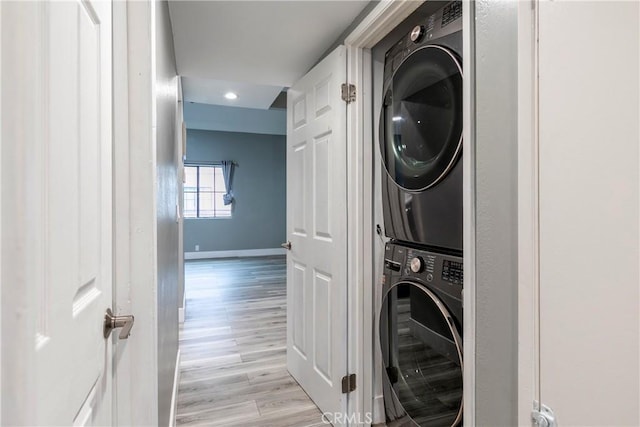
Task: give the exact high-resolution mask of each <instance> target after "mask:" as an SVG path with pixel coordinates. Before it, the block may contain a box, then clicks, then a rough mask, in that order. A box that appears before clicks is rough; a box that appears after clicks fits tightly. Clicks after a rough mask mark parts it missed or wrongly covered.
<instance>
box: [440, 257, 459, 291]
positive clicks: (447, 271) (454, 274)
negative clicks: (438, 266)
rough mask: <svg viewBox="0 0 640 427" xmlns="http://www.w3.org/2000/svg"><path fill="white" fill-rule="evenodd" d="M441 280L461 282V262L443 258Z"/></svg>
mask: <svg viewBox="0 0 640 427" xmlns="http://www.w3.org/2000/svg"><path fill="white" fill-rule="evenodd" d="M442 280H446V281H447V282H451V283H454V284H456V285H457V284H462V283H463V281H464V275H463V271H462V262H456V261H452V260H448V259H445V260H444V261H443V262H442Z"/></svg>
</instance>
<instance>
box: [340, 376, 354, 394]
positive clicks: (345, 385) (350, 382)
mask: <svg viewBox="0 0 640 427" xmlns="http://www.w3.org/2000/svg"><path fill="white" fill-rule="evenodd" d="M355 389H356V374H350V375H345V376H344V377H342V392H343V393H351V392H352V391H354V390H355Z"/></svg>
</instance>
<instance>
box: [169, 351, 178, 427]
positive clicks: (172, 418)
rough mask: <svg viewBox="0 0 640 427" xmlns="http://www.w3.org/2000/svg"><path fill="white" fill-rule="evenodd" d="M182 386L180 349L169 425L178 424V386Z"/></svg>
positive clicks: (174, 376) (173, 426)
mask: <svg viewBox="0 0 640 427" xmlns="http://www.w3.org/2000/svg"><path fill="white" fill-rule="evenodd" d="M179 386H180V349H178V354H176V370H175V372H174V373H173V393H171V412H170V413H169V427H175V426H176V413H177V409H178V387H179Z"/></svg>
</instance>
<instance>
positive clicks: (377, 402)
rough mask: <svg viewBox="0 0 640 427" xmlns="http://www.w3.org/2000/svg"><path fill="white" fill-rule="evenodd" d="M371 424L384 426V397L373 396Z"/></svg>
mask: <svg viewBox="0 0 640 427" xmlns="http://www.w3.org/2000/svg"><path fill="white" fill-rule="evenodd" d="M372 409H373V423H372V424H378V425H385V424H384V422H385V414H384V396H382V395H380V396H375V397H374V398H373V408H372Z"/></svg>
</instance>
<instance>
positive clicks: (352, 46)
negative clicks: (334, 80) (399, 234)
mask: <svg viewBox="0 0 640 427" xmlns="http://www.w3.org/2000/svg"><path fill="white" fill-rule="evenodd" d="M422 3H423V2H422V1H411V0H399V1H393V0H388V1H382V2H380V3H379V4H378V5H377V6H376V7H375V8H374V9H373V10H372V11H371V13H369V15H367V17H365V19H364V20H363V21H362V22H361V23H360V24H359V25H358V26H357V27H356V28H355V29H354V30H353V31H352V32H351V34H349V36H347V38H346V39H345V46H346V48H347V81H348V82H349V83H351V84H354V85H355V86H356V101H355V102H353V103H351V104H349V105H348V108H347V147H348V152H347V160H348V161H347V164H348V170H347V186H348V190H347V194H348V204H347V209H348V212H349V216H348V219H347V230H348V236H347V247H348V256H347V263H348V266H349V269H348V283H349V285H348V308H349V309H348V313H349V314H348V320H347V322H348V337H349V340H348V362H347V365H348V368H349V372H350V373H355V374H356V390H355V392H353V393H351V394H350V395H349V399H348V415H349V416H351V417H352V418H351V420H353V421H355V422H357V423H362V424H369V423H371V419H370V417H371V416H372V414H373V399H374V389H373V388H374V384H373V372H374V368H375V367H374V366H373V358H372V355H373V354H374V352H375V351H377V349H375V348H374V337H373V334H374V327H373V325H374V319H375V316H376V314H375V313H373V306H374V301H373V295H374V293H373V286H374V284H373V281H374V277H375V272H374V262H373V260H374V253H373V251H374V248H373V239H374V237H375V231H374V221H373V200H374V197H373V167H374V162H375V161H376V157H375V153H376V151H375V147H374V146H373V144H372V143H371V141H372V138H373V128H372V124H373V115H372V110H373V97H372V93H371V85H372V75H371V69H372V68H371V67H372V61H371V48H372V47H374V46H375V45H376V44H377V43H378V42H379V41H380V40H382V39H383V38H384V37H385V36H386V35H387V34H388V33H389V32H391V31H392V30H393V29H394V28H395V27H396V26H397V25H398V24H399V23H400V22H402V21H403V20H404V19H405V18H406V17H408V16H409V15H410V14H411V13H412V12H414V11H415V10H416V9H417V8H418V7H419V6H420V5H421V4H422ZM353 421H352V422H353Z"/></svg>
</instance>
